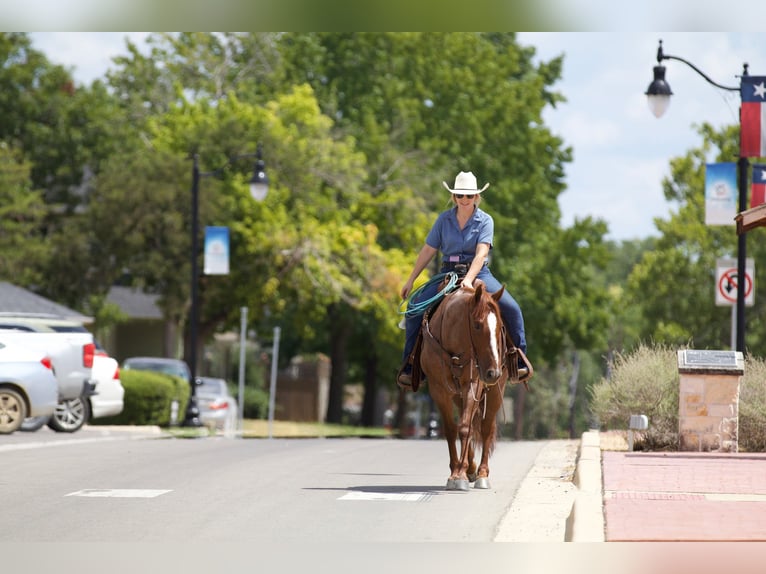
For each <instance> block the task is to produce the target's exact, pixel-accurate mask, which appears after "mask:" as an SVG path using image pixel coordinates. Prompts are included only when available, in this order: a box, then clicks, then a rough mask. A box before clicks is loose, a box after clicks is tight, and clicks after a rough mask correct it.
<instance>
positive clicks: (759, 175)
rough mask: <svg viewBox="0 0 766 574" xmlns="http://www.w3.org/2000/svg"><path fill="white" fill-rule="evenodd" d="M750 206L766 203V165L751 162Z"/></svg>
mask: <svg viewBox="0 0 766 574" xmlns="http://www.w3.org/2000/svg"><path fill="white" fill-rule="evenodd" d="M751 191H752V193H751V194H750V208H751V209H752V208H753V207H758V206H759V205H761V204H762V203H766V165H760V164H753V185H752V190H751Z"/></svg>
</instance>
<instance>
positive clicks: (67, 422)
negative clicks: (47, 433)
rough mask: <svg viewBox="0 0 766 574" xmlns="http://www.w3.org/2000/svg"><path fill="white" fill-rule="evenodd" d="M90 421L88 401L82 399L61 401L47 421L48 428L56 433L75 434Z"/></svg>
mask: <svg viewBox="0 0 766 574" xmlns="http://www.w3.org/2000/svg"><path fill="white" fill-rule="evenodd" d="M88 419H90V407H89V406H88V401H87V400H86V399H83V398H82V397H77V398H76V399H69V400H67V401H61V402H60V403H59V404H57V405H56V411H55V412H54V413H53V415H52V416H51V418H50V420H49V421H48V427H49V428H51V429H53V430H55V431H56V432H75V431H78V430H80V429H81V428H82V425H84V424H85V423H86V422H88Z"/></svg>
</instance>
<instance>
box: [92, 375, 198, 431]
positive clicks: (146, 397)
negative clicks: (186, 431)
mask: <svg viewBox="0 0 766 574" xmlns="http://www.w3.org/2000/svg"><path fill="white" fill-rule="evenodd" d="M120 381H121V382H122V386H123V387H124V388H125V398H124V403H125V406H124V408H123V410H122V412H121V413H120V414H119V415H116V416H113V417H102V418H98V419H93V420H92V421H91V423H93V424H112V425H115V424H121V425H159V426H170V424H171V409H172V404H173V401H178V419H179V420H178V422H181V421H182V420H183V417H184V413H185V412H186V405H187V404H188V402H189V396H190V394H191V389H190V388H189V384H188V383H187V382H186V381H184V380H183V379H181V378H179V377H174V376H172V375H165V374H162V373H155V372H152V371H136V370H121V371H120Z"/></svg>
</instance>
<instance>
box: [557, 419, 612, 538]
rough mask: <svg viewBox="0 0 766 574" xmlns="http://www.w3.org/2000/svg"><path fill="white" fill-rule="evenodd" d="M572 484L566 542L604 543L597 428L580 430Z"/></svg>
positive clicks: (599, 445) (599, 443)
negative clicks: (573, 493) (571, 500)
mask: <svg viewBox="0 0 766 574" xmlns="http://www.w3.org/2000/svg"><path fill="white" fill-rule="evenodd" d="M574 484H575V486H576V487H577V491H576V493H575V498H574V503H573V504H572V511H571V512H570V514H569V517H568V518H567V521H566V532H565V536H564V540H565V541H566V542H604V540H605V536H604V527H605V524H604V508H603V477H602V474H601V441H600V438H599V433H598V431H587V432H585V433H583V435H582V439H581V442H580V453H579V456H578V459H577V468H576V470H575V476H574Z"/></svg>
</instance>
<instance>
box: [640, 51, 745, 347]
mask: <svg viewBox="0 0 766 574" xmlns="http://www.w3.org/2000/svg"><path fill="white" fill-rule="evenodd" d="M663 60H677V61H679V62H683V63H684V64H686V65H687V66H689V67H690V68H691V69H692V70H694V71H695V72H697V73H698V74H699V75H700V76H702V77H703V78H704V79H705V80H706V81H707V82H708V83H709V84H712V85H713V86H715V87H716V88H719V89H721V90H726V91H729V92H740V93H741V86H737V87H732V86H724V85H721V84H719V83H717V82H714V81H713V80H711V79H710V78H709V77H708V76H707V74H705V73H704V72H703V71H702V70H700V69H699V68H698V67H697V66H695V65H694V64H692V63H691V62H689V61H687V60H685V59H683V58H680V57H678V56H671V55H670V54H665V52H663V50H662V40H660V45H659V48H657V65H656V66H654V80H653V81H652V83H651V84H649V88H648V89H647V90H646V96H647V98H648V100H649V109H650V110H651V111H652V113H653V114H654V115H655V116H656V117H658V118H659V117H660V116H662V115H663V114H664V113H665V110H667V108H668V106H669V105H670V96H671V95H673V92H672V91H671V90H670V86H669V85H668V83H667V82H666V81H665V66H663V65H662V61H663ZM747 67H748V66H747V64H743V69H742V76H747V75H748V72H747ZM740 127H741V126H740ZM749 165H750V164H749V162H748V160H747V157H746V156H744V155H743V153H742V150H741V149H740V154H739V160H738V161H737V180H738V194H739V204H738V208H739V212H740V213H742V212H743V211H745V210H746V209H747V170H748V167H749ZM746 261H747V239H746V235H745V233H744V232H743V233H740V234H739V236H738V243H737V278H738V281H739V287H738V288H737V310H736V316H737V337H736V339H737V349H736V350H737V351H742V352H744V350H745V283H746V281H745V273H746Z"/></svg>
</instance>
